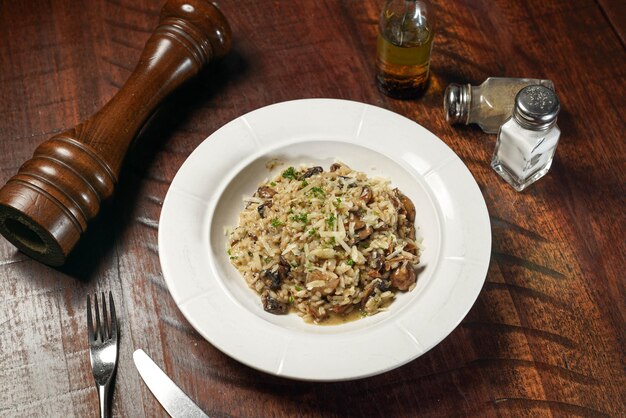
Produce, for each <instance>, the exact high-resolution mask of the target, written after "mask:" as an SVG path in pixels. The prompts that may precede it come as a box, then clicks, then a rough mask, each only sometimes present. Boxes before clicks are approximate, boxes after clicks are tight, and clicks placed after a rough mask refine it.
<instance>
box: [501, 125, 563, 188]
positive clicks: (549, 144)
mask: <svg viewBox="0 0 626 418" xmlns="http://www.w3.org/2000/svg"><path fill="white" fill-rule="evenodd" d="M560 135H561V130H560V129H559V127H558V126H557V125H554V126H553V127H552V128H550V129H547V130H544V131H531V130H528V129H524V128H522V127H521V126H520V125H519V124H518V123H517V122H516V121H515V119H513V118H510V119H509V120H508V121H507V122H506V123H504V125H502V127H501V128H500V132H499V133H498V140H497V141H496V148H495V150H494V153H493V159H492V160H491V167H493V169H494V170H495V171H496V173H498V174H499V175H500V176H501V177H502V178H503V179H504V180H505V181H506V182H507V183H509V184H510V185H511V186H513V188H514V189H515V190H517V191H518V192H521V191H522V190H524V189H525V188H526V187H528V186H530V185H531V184H532V183H534V182H536V181H537V180H539V179H540V178H541V177H543V176H545V175H546V174H547V173H548V170H550V167H551V166H552V160H553V158H554V153H555V151H556V146H557V145H558V142H559V137H560Z"/></svg>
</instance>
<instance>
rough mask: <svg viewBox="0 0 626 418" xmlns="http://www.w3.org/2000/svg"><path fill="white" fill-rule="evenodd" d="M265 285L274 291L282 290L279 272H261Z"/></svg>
mask: <svg viewBox="0 0 626 418" xmlns="http://www.w3.org/2000/svg"><path fill="white" fill-rule="evenodd" d="M261 278H262V279H263V283H265V285H266V286H267V287H269V288H270V289H272V290H278V289H280V285H281V283H282V279H281V277H280V275H279V273H278V272H277V271H271V270H263V271H262V272H261Z"/></svg>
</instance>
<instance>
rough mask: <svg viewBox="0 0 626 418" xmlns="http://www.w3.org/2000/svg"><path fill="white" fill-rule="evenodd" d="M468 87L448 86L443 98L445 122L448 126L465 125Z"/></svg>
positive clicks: (468, 103) (467, 108)
mask: <svg viewBox="0 0 626 418" xmlns="http://www.w3.org/2000/svg"><path fill="white" fill-rule="evenodd" d="M470 100H471V95H470V85H469V84H467V85H463V86H462V85H460V84H456V83H452V84H450V85H449V86H448V87H447V88H446V92H445V94H444V96H443V109H444V112H445V114H446V122H448V123H449V124H450V125H454V124H455V123H461V122H462V123H465V124H467V122H468V119H469V107H470Z"/></svg>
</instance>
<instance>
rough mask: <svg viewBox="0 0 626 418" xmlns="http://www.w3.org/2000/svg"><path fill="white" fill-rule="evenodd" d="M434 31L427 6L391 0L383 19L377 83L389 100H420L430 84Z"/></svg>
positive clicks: (377, 60)
mask: <svg viewBox="0 0 626 418" xmlns="http://www.w3.org/2000/svg"><path fill="white" fill-rule="evenodd" d="M432 42H433V31H432V25H431V21H430V20H429V15H428V10H427V7H426V4H425V3H424V2H421V1H415V0H389V1H387V3H386V4H385V7H384V9H383V11H382V13H381V16H380V24H379V34H378V41H377V47H376V82H377V85H378V88H379V89H380V90H381V91H382V92H383V93H385V94H386V95H388V96H391V97H395V98H400V99H406V98H414V97H417V96H419V95H420V94H421V93H422V91H423V90H424V88H425V87H426V84H427V82H428V75H429V69H430V53H431V49H432Z"/></svg>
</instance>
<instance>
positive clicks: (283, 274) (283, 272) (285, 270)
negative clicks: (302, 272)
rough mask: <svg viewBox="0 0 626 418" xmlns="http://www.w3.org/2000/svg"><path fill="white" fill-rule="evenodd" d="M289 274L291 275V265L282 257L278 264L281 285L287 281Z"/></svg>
mask: <svg viewBox="0 0 626 418" xmlns="http://www.w3.org/2000/svg"><path fill="white" fill-rule="evenodd" d="M289 273H291V264H289V262H288V261H287V260H286V259H285V257H283V256H282V255H281V256H280V259H279V262H278V278H279V279H280V282H281V283H282V282H284V281H285V280H287V278H288V277H289Z"/></svg>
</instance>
